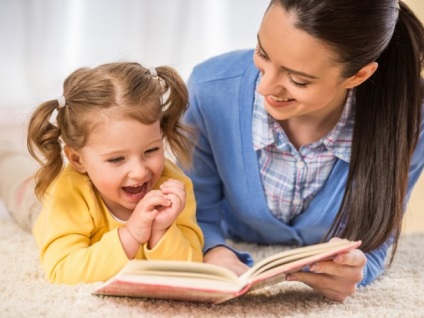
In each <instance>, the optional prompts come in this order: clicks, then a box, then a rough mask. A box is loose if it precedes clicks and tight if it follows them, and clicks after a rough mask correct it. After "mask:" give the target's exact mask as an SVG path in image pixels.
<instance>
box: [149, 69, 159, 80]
mask: <svg viewBox="0 0 424 318" xmlns="http://www.w3.org/2000/svg"><path fill="white" fill-rule="evenodd" d="M149 73H150V75H151V76H152V77H153V78H157V77H158V72H157V71H156V68H155V67H153V66H151V67H149Z"/></svg>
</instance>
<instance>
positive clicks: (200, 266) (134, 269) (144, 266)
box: [115, 260, 243, 292]
mask: <svg viewBox="0 0 424 318" xmlns="http://www.w3.org/2000/svg"><path fill="white" fill-rule="evenodd" d="M115 277H116V278H117V279H119V280H120V281H122V282H132V283H138V284H150V285H160V286H164V285H172V286H175V287H186V288H193V289H208V290H209V289H210V290H219V291H228V292H234V291H238V290H240V289H241V288H242V287H243V282H242V281H241V280H240V279H239V278H238V276H237V275H236V274H235V273H233V272H231V271H230V270H228V269H225V268H222V267H218V266H215V265H211V264H206V263H198V262H184V261H147V260H132V261H130V262H128V263H127V265H126V266H125V267H124V268H123V269H122V270H121V271H120V272H119V273H118V274H117V275H116V276H115Z"/></svg>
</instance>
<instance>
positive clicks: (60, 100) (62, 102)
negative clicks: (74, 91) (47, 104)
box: [56, 95, 66, 108]
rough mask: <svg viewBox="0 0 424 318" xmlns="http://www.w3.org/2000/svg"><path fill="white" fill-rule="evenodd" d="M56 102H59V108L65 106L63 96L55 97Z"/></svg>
mask: <svg viewBox="0 0 424 318" xmlns="http://www.w3.org/2000/svg"><path fill="white" fill-rule="evenodd" d="M56 100H57V103H58V104H59V106H58V107H59V108H63V107H65V106H66V100H65V96H63V95H62V96H59V97H58V98H57V99H56Z"/></svg>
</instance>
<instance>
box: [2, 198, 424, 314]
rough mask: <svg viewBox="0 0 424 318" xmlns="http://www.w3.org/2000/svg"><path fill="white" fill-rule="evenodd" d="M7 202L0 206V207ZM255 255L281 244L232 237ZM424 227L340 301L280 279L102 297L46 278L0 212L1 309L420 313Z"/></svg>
mask: <svg viewBox="0 0 424 318" xmlns="http://www.w3.org/2000/svg"><path fill="white" fill-rule="evenodd" d="M1 209H4V208H2V207H1V206H0V210H1ZM0 212H1V211H0ZM236 246H237V248H240V249H242V250H246V251H249V252H251V253H252V255H253V256H254V258H255V259H256V260H259V259H261V258H263V257H265V256H267V255H270V254H273V253H275V252H276V251H278V250H281V248H282V247H276V246H273V247H269V246H257V245H252V244H236ZM423 246H424V233H416V234H408V235H404V236H403V237H402V240H401V242H400V246H399V250H398V254H397V255H396V258H395V262H394V264H393V266H392V267H391V268H390V269H388V270H387V271H386V273H385V274H384V275H383V276H382V277H380V278H379V279H378V280H377V281H376V282H375V283H373V284H372V285H371V286H369V287H366V288H363V289H360V290H359V291H358V292H357V293H356V295H355V296H353V297H350V298H348V299H347V300H346V301H345V302H344V303H341V304H340V303H333V302H330V301H327V300H325V299H324V298H323V297H321V296H320V295H318V294H317V293H315V292H314V291H313V290H312V289H310V288H309V287H307V286H305V285H303V284H300V283H296V282H295V283H293V282H284V283H281V284H279V285H276V286H273V287H272V288H268V289H266V290H261V291H258V292H255V293H252V294H247V295H244V296H242V297H239V298H236V299H233V300H231V301H229V302H226V303H224V304H220V305H206V304H194V303H181V302H173V301H162V300H146V299H133V298H113V297H99V296H94V295H92V294H91V292H92V291H93V289H94V287H95V286H97V285H98V284H97V283H96V284H79V285H77V286H66V285H55V284H50V283H49V282H48V281H47V280H46V279H45V278H44V276H43V272H42V270H41V267H40V265H39V261H38V253H37V249H36V246H35V243H34V241H33V238H32V236H31V235H30V234H28V233H26V232H23V231H22V230H21V229H20V228H19V227H18V226H17V225H15V223H14V222H13V221H12V220H11V219H10V218H9V217H8V216H7V215H6V214H5V213H4V212H3V214H2V213H0V255H1V256H2V258H1V259H0V316H1V317H11V318H12V317H13V318H19V317H78V318H83V317H283V316H284V317H309V316H313V317H346V316H349V317H424V273H423V269H424V266H423V261H422V259H423V256H424V250H423Z"/></svg>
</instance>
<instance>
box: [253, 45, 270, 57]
mask: <svg viewBox="0 0 424 318" xmlns="http://www.w3.org/2000/svg"><path fill="white" fill-rule="evenodd" d="M256 55H258V57H259V58H261V59H263V60H268V56H267V55H266V54H265V53H264V52H262V50H261V49H260V48H259V46H256Z"/></svg>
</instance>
